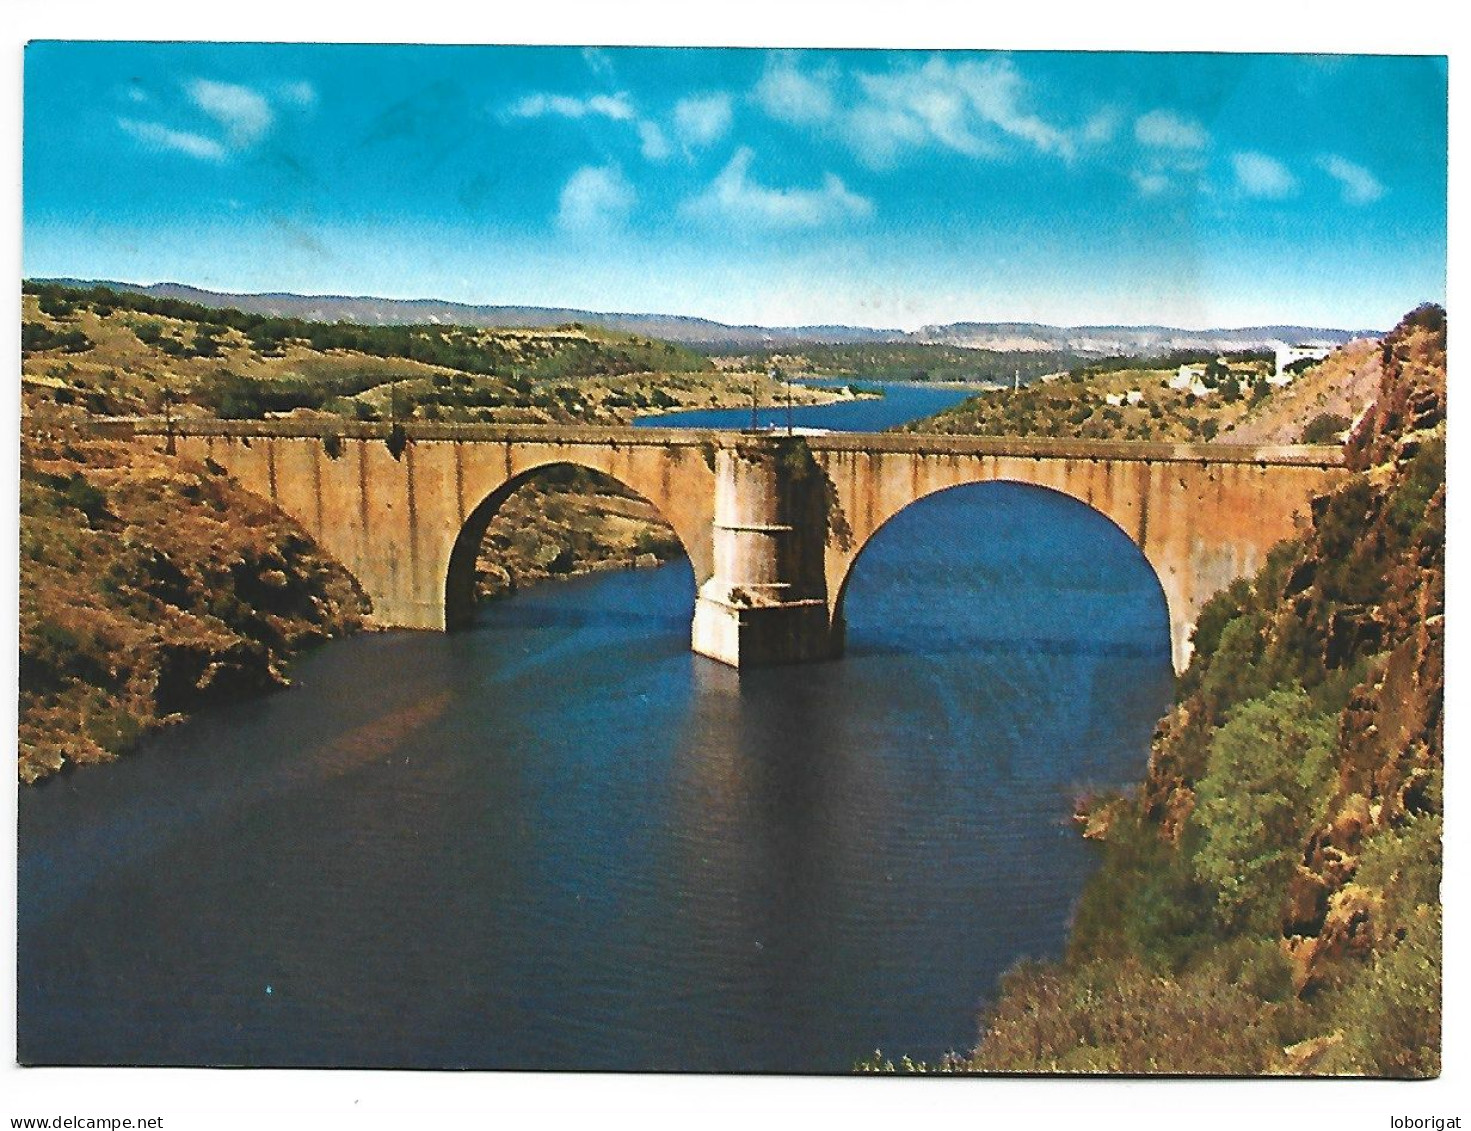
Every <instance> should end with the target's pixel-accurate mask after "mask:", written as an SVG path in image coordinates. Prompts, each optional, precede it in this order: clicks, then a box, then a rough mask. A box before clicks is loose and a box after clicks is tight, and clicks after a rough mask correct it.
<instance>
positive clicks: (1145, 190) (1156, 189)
mask: <svg viewBox="0 0 1471 1131" xmlns="http://www.w3.org/2000/svg"><path fill="white" fill-rule="evenodd" d="M1130 176H1131V177H1133V178H1134V184H1135V185H1137V186H1138V187H1139V191H1140V192H1141V193H1142V194H1144V195H1145V196H1159V195H1160V194H1161V193H1163V192H1165V191H1167V190H1168V189H1169V187H1170V178H1169V175H1168V174H1166V173H1163V172H1160V171H1159V170H1150V171H1145V170H1138V169H1136V170H1135V171H1134V172H1133V173H1131V174H1130Z"/></svg>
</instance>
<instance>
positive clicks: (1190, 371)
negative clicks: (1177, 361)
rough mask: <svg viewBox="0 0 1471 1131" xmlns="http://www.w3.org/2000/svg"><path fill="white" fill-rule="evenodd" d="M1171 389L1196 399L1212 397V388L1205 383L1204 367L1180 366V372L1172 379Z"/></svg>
mask: <svg viewBox="0 0 1471 1131" xmlns="http://www.w3.org/2000/svg"><path fill="white" fill-rule="evenodd" d="M1170 388H1172V389H1178V390H1179V391H1180V392H1182V393H1189V394H1190V395H1191V396H1194V397H1208V396H1210V395H1211V390H1210V386H1209V385H1207V384H1206V383H1205V366H1203V365H1182V366H1180V371H1179V372H1178V373H1176V374H1175V375H1174V376H1173V377H1171V378H1170Z"/></svg>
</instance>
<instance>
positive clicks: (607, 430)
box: [91, 417, 1344, 468]
mask: <svg viewBox="0 0 1471 1131" xmlns="http://www.w3.org/2000/svg"><path fill="white" fill-rule="evenodd" d="M91 427H92V430H93V431H94V432H95V433H97V434H99V435H106V436H112V437H117V438H126V437H130V436H164V435H167V434H169V432H172V433H173V434H174V435H176V436H228V437H243V438H250V437H261V438H270V437H275V438H282V439H293V438H295V439H322V438H325V437H327V436H340V437H342V438H344V439H364V440H371V439H386V438H387V436H388V432H389V428H390V425H389V424H388V423H386V422H383V421H359V420H341V421H337V420H333V421H325V420H307V419H302V418H300V417H280V418H275V419H270V420H216V419H200V418H187V419H182V420H175V421H173V422H172V423H170V422H168V421H165V420H162V419H160V418H156V417H110V418H106V419H103V420H98V421H95V422H93V424H92V426H91ZM404 430H405V433H406V434H407V436H408V438H409V439H411V440H420V441H433V440H440V441H443V440H452V441H458V442H461V443H492V444H508V443H509V444H516V443H522V444H558V445H562V444H565V445H578V444H606V445H612V446H619V447H625V446H626V447H664V448H669V447H696V446H702V445H714V446H716V447H728V446H731V445H734V444H737V443H740V442H741V441H742V440H743V439H750V438H751V437H752V435H753V433H749V432H739V431H734V430H729V429H705V428H633V427H626V426H625V427H616V426H591V425H561V424H445V423H436V422H431V421H416V422H414V423H412V424H406V425H404ZM754 435H758V436H781V435H784V433H782V432H781V431H780V430H778V431H775V432H759V433H755V434H754ZM802 439H803V440H804V441H806V444H807V447H808V448H809V449H810V450H812V451H814V452H859V453H868V454H878V453H889V452H893V453H903V454H909V455H922V456H1011V457H1020V458H1023V459H1086V460H1125V461H1135V462H1145V463H1196V464H1227V463H1230V464H1242V463H1246V464H1261V465H1287V466H1296V467H1325V468H1327V467H1342V466H1344V459H1343V450H1342V449H1341V448H1339V447H1336V446H1327V445H1309V444H1175V443H1155V442H1150V441H1140V440H1074V439H1051V438H1034V437H1021V436H953V435H941V434H937V433H915V432H825V433H819V434H811V433H803V434H802Z"/></svg>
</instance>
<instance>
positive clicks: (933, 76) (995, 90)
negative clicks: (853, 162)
mask: <svg viewBox="0 0 1471 1131" xmlns="http://www.w3.org/2000/svg"><path fill="white" fill-rule="evenodd" d="M857 80H858V85H859V87H860V89H861V91H862V98H861V100H860V101H859V102H858V103H857V104H856V105H855V106H853V107H852V108H851V109H850V110H849V111H848V112H847V114H846V115H845V117H844V133H845V135H846V137H847V139H848V141H849V143H850V144H851V145H852V146H853V148H854V149H855V151H856V152H857V153H858V156H859V157H860V158H861V159H862V160H863V161H865V162H866V163H868V164H870V165H873V166H876V167H880V168H882V167H884V166H886V165H888V164H891V163H892V162H893V160H894V159H895V158H896V157H898V156H899V154H900V153H902V152H903V151H904V150H905V149H907V148H917V147H920V146H925V145H939V146H942V147H943V148H946V149H950V150H954V151H955V152H957V153H963V154H965V155H966V156H969V157H978V158H992V157H1001V156H1004V155H1005V154H1006V152H1007V149H1008V143H1011V142H1021V143H1022V144H1024V145H1026V146H1028V147H1030V148H1032V149H1034V150H1036V151H1038V152H1040V153H1046V154H1050V155H1054V156H1058V157H1062V158H1063V159H1065V160H1070V159H1072V158H1073V157H1074V156H1076V154H1077V151H1078V146H1079V143H1080V141H1081V142H1086V143H1088V144H1098V143H1099V142H1100V141H1102V140H1104V139H1106V138H1107V137H1108V136H1110V135H1111V134H1112V130H1113V123H1112V121H1111V120H1110V118H1109V116H1107V115H1095V117H1094V119H1093V120H1091V121H1090V122H1088V123H1086V124H1085V126H1084V127H1083V128H1082V129H1081V130H1077V131H1074V130H1069V129H1066V128H1064V127H1062V126H1059V125H1056V124H1054V123H1052V122H1050V121H1048V120H1047V119H1046V118H1044V117H1042V116H1041V115H1040V114H1038V113H1035V112H1034V111H1032V110H1030V109H1028V108H1027V106H1026V103H1027V88H1026V82H1025V81H1024V80H1023V78H1022V76H1021V73H1020V72H1019V71H1018V70H1017V69H1016V67H1015V66H1014V65H1013V64H1012V63H1011V62H1010V60H1007V59H992V60H985V61H983V62H977V61H972V60H965V61H962V62H959V63H954V62H951V61H950V60H948V59H943V58H934V59H931V60H930V61H929V62H927V63H925V64H924V65H923V66H922V67H910V68H908V69H904V70H898V71H889V72H884V73H869V74H859V75H858V76H857Z"/></svg>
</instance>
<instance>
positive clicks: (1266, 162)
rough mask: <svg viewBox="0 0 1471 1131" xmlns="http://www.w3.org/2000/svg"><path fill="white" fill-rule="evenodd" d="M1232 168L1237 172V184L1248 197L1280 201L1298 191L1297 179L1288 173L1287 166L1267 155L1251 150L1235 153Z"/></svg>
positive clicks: (1232, 156) (1232, 158) (1232, 155)
mask: <svg viewBox="0 0 1471 1131" xmlns="http://www.w3.org/2000/svg"><path fill="white" fill-rule="evenodd" d="M1231 167H1232V168H1233V169H1234V170H1235V172H1236V183H1237V184H1238V185H1239V186H1240V187H1241V190H1242V191H1243V192H1245V193H1246V195H1247V196H1260V197H1265V198H1267V199H1269V200H1280V199H1281V198H1282V197H1284V196H1290V195H1291V194H1292V193H1293V192H1295V191H1296V190H1297V178H1295V177H1294V176H1293V175H1292V174H1291V173H1290V172H1288V170H1287V166H1286V165H1284V164H1282V162H1280V161H1278V160H1277V159H1276V158H1275V157H1268V156H1267V155H1266V154H1265V153H1256V152H1253V151H1249V150H1248V151H1243V152H1240V153H1233V154H1231Z"/></svg>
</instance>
